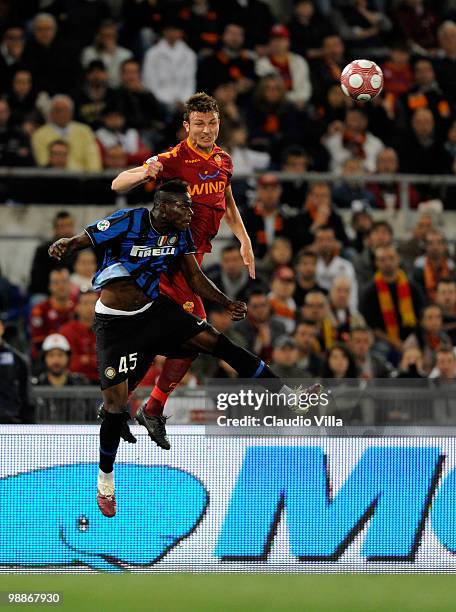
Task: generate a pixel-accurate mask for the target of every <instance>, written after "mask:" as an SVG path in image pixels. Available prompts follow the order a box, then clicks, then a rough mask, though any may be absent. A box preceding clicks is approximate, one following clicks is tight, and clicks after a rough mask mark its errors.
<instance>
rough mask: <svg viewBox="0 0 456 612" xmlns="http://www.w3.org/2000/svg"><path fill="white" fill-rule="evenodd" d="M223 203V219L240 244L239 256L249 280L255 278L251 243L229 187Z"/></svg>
mask: <svg viewBox="0 0 456 612" xmlns="http://www.w3.org/2000/svg"><path fill="white" fill-rule="evenodd" d="M225 201H226V213H225V219H226V222H227V223H228V226H229V228H230V229H231V231H232V232H233V234H234V235H235V236H236V238H237V239H238V240H239V242H240V243H241V248H240V251H241V256H242V259H243V261H244V264H245V265H246V266H247V268H248V270H249V275H250V277H251V278H255V256H254V254H253V249H252V243H251V241H250V238H249V235H248V233H247V230H246V229H245V225H244V222H243V220H242V217H241V215H240V213H239V210H238V207H237V206H236V202H235V201H234V198H233V192H232V191H231V186H228V187H227V188H226V189H225Z"/></svg>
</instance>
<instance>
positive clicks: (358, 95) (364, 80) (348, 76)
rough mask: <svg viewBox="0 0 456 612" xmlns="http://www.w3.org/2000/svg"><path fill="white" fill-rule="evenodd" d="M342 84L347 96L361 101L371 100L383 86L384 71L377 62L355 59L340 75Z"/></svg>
mask: <svg viewBox="0 0 456 612" xmlns="http://www.w3.org/2000/svg"><path fill="white" fill-rule="evenodd" d="M340 86H341V88H342V91H343V92H344V94H345V95H346V96H349V97H350V98H352V99H353V100H358V101H359V102H369V100H372V99H373V98H375V96H378V94H379V93H380V92H381V91H382V88H383V72H382V71H381V69H380V68H379V66H377V64H376V63H375V62H371V61H370V60H366V59H359V60H353V62H350V64H347V66H345V68H344V69H343V70H342V74H341V75H340Z"/></svg>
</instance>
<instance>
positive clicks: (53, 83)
mask: <svg viewBox="0 0 456 612" xmlns="http://www.w3.org/2000/svg"><path fill="white" fill-rule="evenodd" d="M57 30H58V27H57V22H56V20H55V18H54V17H53V16H52V15H50V14H49V13H39V14H38V15H36V16H35V17H34V19H33V21H32V37H31V39H30V40H29V41H28V42H27V44H26V47H25V52H24V64H25V65H26V66H27V68H28V69H29V70H30V72H31V73H32V75H33V81H34V83H35V88H36V91H38V92H41V91H45V92H47V93H48V94H49V95H54V94H56V93H68V92H69V91H71V90H72V89H73V88H74V85H75V82H78V79H79V78H80V67H79V62H78V60H77V58H76V56H75V54H74V52H73V51H72V49H71V48H70V46H69V45H67V44H65V43H64V42H62V40H60V39H59V38H58V36H57Z"/></svg>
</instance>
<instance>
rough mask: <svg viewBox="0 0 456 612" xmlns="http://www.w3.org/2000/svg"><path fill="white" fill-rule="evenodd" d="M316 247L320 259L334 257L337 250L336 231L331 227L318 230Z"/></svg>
mask: <svg viewBox="0 0 456 612" xmlns="http://www.w3.org/2000/svg"><path fill="white" fill-rule="evenodd" d="M314 245H315V251H316V253H317V254H318V255H319V256H320V257H324V258H327V257H332V256H333V255H334V253H335V250H336V248H337V241H336V239H335V237H334V230H333V229H331V228H329V227H328V228H325V229H319V230H317V233H316V235H315V242H314Z"/></svg>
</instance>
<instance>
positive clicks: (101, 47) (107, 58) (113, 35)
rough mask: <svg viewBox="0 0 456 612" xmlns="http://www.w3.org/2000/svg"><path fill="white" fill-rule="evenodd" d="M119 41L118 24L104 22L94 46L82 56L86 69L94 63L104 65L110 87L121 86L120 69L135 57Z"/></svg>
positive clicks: (109, 21)
mask: <svg viewBox="0 0 456 612" xmlns="http://www.w3.org/2000/svg"><path fill="white" fill-rule="evenodd" d="M117 39H118V35H117V27H116V24H115V23H114V22H113V21H111V20H106V21H103V23H102V24H101V25H100V29H99V30H98V34H97V36H96V37H95V41H94V44H93V45H92V46H90V47H86V48H85V49H84V51H83V52H82V55H81V63H82V65H83V66H84V68H87V67H88V66H89V65H90V64H91V63H92V62H94V61H99V62H102V63H103V64H104V66H105V67H106V69H107V72H108V84H109V86H110V87H118V86H119V85H120V68H121V66H122V64H123V62H125V61H126V60H128V59H130V58H131V57H133V53H132V52H131V51H130V49H125V48H124V47H120V46H119V45H118V44H117Z"/></svg>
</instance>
